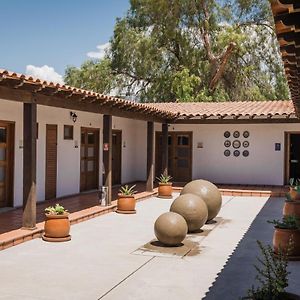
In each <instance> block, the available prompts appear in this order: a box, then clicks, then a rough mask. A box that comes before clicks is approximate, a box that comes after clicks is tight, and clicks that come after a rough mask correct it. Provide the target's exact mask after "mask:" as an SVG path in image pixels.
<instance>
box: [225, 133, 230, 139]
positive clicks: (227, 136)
mask: <svg viewBox="0 0 300 300" xmlns="http://www.w3.org/2000/svg"><path fill="white" fill-rule="evenodd" d="M224 137H226V138H227V139H228V138H229V137H230V132H229V131H225V132H224Z"/></svg>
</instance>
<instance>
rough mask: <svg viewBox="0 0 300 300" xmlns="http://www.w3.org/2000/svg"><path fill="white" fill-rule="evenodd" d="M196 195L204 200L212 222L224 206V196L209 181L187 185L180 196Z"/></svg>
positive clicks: (197, 181)
mask: <svg viewBox="0 0 300 300" xmlns="http://www.w3.org/2000/svg"><path fill="white" fill-rule="evenodd" d="M184 194H194V195H197V196H199V197H200V198H202V199H203V200H204V202H205V203H206V205H207V209H208V218H207V220H208V221H210V220H212V219H213V218H215V217H216V216H217V214H218V213H219V211H220V209H221V205H222V195H221V193H220V191H219V189H218V188H217V187H216V186H215V185H214V184H213V183H211V182H209V181H207V180H202V179H199V180H194V181H191V182H189V183H188V184H186V185H185V186H184V188H183V190H182V191H181V193H180V195H184Z"/></svg>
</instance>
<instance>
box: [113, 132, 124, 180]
mask: <svg viewBox="0 0 300 300" xmlns="http://www.w3.org/2000/svg"><path fill="white" fill-rule="evenodd" d="M121 161H122V131H121V130H113V132H112V184H113V185H117V184H121Z"/></svg>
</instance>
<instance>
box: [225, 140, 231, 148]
mask: <svg viewBox="0 0 300 300" xmlns="http://www.w3.org/2000/svg"><path fill="white" fill-rule="evenodd" d="M224 146H225V147H226V148H228V147H230V146H231V142H230V141H229V140H226V141H225V142H224Z"/></svg>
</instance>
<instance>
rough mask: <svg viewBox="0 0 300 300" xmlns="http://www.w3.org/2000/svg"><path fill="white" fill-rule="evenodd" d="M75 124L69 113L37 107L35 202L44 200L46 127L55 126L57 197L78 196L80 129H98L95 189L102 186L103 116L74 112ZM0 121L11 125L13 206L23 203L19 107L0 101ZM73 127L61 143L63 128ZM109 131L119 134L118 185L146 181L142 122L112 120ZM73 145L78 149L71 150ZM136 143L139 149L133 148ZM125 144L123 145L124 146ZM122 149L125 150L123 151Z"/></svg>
mask: <svg viewBox="0 0 300 300" xmlns="http://www.w3.org/2000/svg"><path fill="white" fill-rule="evenodd" d="M76 114H77V116H78V118H77V121H76V123H73V121H72V120H71V119H70V110H69V109H60V108H54V107H47V106H41V105H38V110H37V122H38V124H39V125H38V126H39V137H38V140H37V200H38V201H43V200H44V199H45V156H46V148H45V147H46V124H55V125H57V126H58V127H57V134H58V137H57V197H62V196H66V195H72V194H77V193H79V190H80V129H81V127H91V128H99V129H100V137H99V141H100V147H99V162H100V163H99V172H100V176H99V185H100V186H101V185H102V127H103V116H102V115H100V114H93V113H87V112H81V111H76ZM0 120H2V121H13V122H15V162H14V206H21V205H22V201H23V149H22V147H19V146H20V145H22V143H23V105H22V103H19V102H13V101H6V100H2V99H0ZM64 125H73V126H74V139H73V140H64V139H63V126H64ZM113 128H114V129H119V130H122V183H127V182H133V181H137V180H145V178H146V160H144V152H145V155H146V150H145V149H146V122H142V121H136V120H130V119H125V118H116V117H113ZM75 141H77V142H78V145H79V147H78V148H75ZM137 141H139V143H140V146H139V147H136V143H137ZM124 142H125V144H124ZM124 146H125V147H124Z"/></svg>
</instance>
